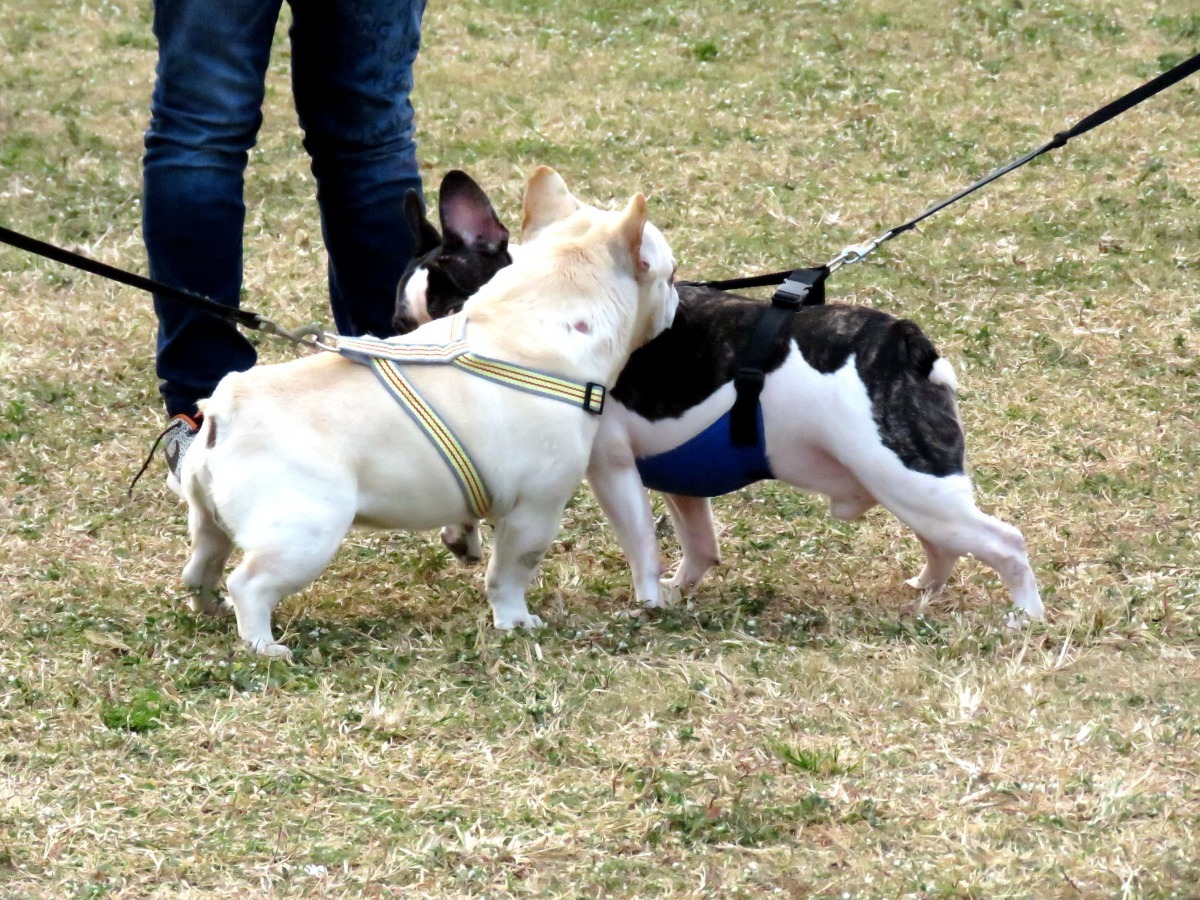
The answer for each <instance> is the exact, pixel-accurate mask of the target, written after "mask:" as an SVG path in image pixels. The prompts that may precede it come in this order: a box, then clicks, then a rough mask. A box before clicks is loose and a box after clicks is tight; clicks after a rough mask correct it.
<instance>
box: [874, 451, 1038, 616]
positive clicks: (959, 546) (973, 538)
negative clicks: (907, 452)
mask: <svg viewBox="0 0 1200 900" xmlns="http://www.w3.org/2000/svg"><path fill="white" fill-rule="evenodd" d="M905 472H906V474H905V475H904V476H902V477H899V478H897V477H895V476H883V477H880V478H877V479H875V482H876V483H874V484H869V485H868V486H869V488H871V490H872V493H874V495H875V497H876V498H877V499H878V500H879V502H880V503H881V504H882V505H883V506H885V507H887V509H889V510H891V512H892V513H893V514H894V515H895V516H896V517H897V518H898V519H900V521H902V522H903V523H904V524H906V525H907V526H908V527H909V528H911V529H912V530H913V531H915V532H916V533H917V535H918V536H919V537H920V538H921V541H922V544H923V545H924V546H925V548H926V557H927V561H926V566H925V570H924V571H922V573H921V574H920V575H918V576H917V582H918V586H919V587H933V586H934V585H935V584H936V583H937V582H938V581H944V578H939V576H943V575H944V576H945V577H948V576H949V572H950V568H951V567H952V566H953V564H954V560H955V559H956V558H957V557H960V556H968V555H970V556H974V557H975V558H976V559H978V560H979V561H980V562H982V563H983V564H984V565H986V566H990V567H991V568H992V569H994V570H995V571H996V573H997V574H998V575H999V576H1000V578H1001V580H1002V581H1003V582H1004V586H1005V587H1007V588H1008V591H1009V593H1010V594H1011V595H1012V600H1013V606H1014V607H1015V608H1016V618H1014V619H1010V624H1015V622H1016V621H1017V620H1019V619H1020V618H1021V617H1026V618H1030V619H1041V618H1043V617H1044V616H1045V609H1044V607H1043V606H1042V599H1041V595H1040V594H1039V593H1038V587H1037V580H1036V579H1035V578H1034V575H1033V569H1031V568H1030V566H1029V556H1028V554H1027V553H1026V550H1025V538H1024V537H1023V536H1022V535H1021V532H1020V531H1018V530H1017V529H1016V528H1014V527H1013V526H1011V525H1009V524H1007V523H1005V522H1001V521H1000V520H999V519H997V518H995V517H994V516H989V515H987V514H986V513H984V512H981V511H980V509H979V508H978V507H977V506H976V505H975V501H974V499H973V498H972V496H971V487H970V483H969V482H968V481H967V479H966V476H962V475H958V476H951V477H952V478H953V479H955V480H956V481H957V482H958V483H957V484H956V485H951V484H949V483H948V482H949V481H950V479H949V478H947V479H941V478H936V477H935V476H932V475H922V474H920V473H916V472H909V471H907V470H905ZM867 480H868V479H866V478H864V481H867ZM930 547H932V548H933V550H934V552H933V553H932V554H931V553H930ZM926 579H928V584H925V583H924V582H925V581H926Z"/></svg>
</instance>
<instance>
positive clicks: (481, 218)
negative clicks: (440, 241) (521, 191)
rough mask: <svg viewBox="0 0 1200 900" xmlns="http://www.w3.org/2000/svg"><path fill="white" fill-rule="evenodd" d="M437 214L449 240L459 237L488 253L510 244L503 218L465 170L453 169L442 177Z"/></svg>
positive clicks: (462, 240)
mask: <svg viewBox="0 0 1200 900" xmlns="http://www.w3.org/2000/svg"><path fill="white" fill-rule="evenodd" d="M438 215H439V216H440V217H441V220H442V231H443V233H444V234H445V235H446V241H447V243H449V242H450V241H451V240H456V241H459V242H460V243H463V244H465V245H466V246H468V247H471V248H473V249H476V250H482V251H484V252H487V253H497V252H499V251H501V250H504V249H505V248H506V247H507V246H508V229H507V228H505V227H504V226H503V225H501V224H500V217H499V216H497V215H496V210H495V209H493V208H492V202H491V201H490V200H489V199H488V196H487V194H485V193H484V192H483V188H481V187H480V186H479V185H478V184H476V183H475V180H474V179H473V178H471V176H470V175H468V174H467V173H466V172H463V171H460V170H459V169H452V170H451V171H449V172H447V173H446V177H445V178H443V179H442V186H441V188H440V189H439V190H438Z"/></svg>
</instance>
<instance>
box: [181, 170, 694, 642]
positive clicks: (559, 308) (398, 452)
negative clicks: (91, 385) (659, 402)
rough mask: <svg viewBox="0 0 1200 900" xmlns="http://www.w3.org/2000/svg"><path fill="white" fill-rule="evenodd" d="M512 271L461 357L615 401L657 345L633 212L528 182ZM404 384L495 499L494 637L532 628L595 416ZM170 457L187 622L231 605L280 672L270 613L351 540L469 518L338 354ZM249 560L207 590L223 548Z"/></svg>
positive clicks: (429, 458)
mask: <svg viewBox="0 0 1200 900" xmlns="http://www.w3.org/2000/svg"><path fill="white" fill-rule="evenodd" d="M524 215H525V221H526V223H527V225H528V226H529V227H530V228H531V229H532V230H535V231H536V232H538V235H539V236H538V238H537V239H536V240H533V241H530V242H528V245H527V246H526V247H525V248H524V252H523V253H522V256H521V260H520V261H519V262H518V263H517V264H515V265H513V266H510V267H508V268H506V269H505V270H504V271H502V272H501V273H500V274H499V276H498V277H496V278H495V279H493V280H492V281H491V282H490V283H489V284H488V286H487V287H486V288H485V289H483V290H481V291H479V292H478V293H477V294H476V295H475V296H474V297H472V299H471V300H470V302H469V303H467V304H466V306H465V307H464V308H463V313H464V315H465V316H466V318H467V323H468V328H467V340H468V343H469V345H470V347H471V349H472V350H474V351H476V352H478V353H481V354H484V355H487V356H491V357H494V358H499V359H503V360H507V361H509V362H514V363H519V364H522V365H527V366H531V367H534V368H538V369H541V370H543V371H549V372H554V373H555V374H558V375H560V376H562V377H565V378H571V379H574V380H576V381H580V382H585V381H594V382H598V383H600V384H605V385H611V384H612V383H613V382H614V380H615V379H616V376H617V373H618V372H619V371H620V370H621V368H622V366H623V365H624V364H625V362H626V360H627V359H628V357H629V354H630V353H631V352H632V351H633V350H634V349H635V348H637V347H638V346H640V345H641V344H643V343H645V342H646V341H648V340H650V339H651V338H652V337H654V336H655V335H656V334H658V333H659V332H661V331H662V330H663V329H664V328H666V327H667V326H668V325H669V324H670V322H671V319H672V317H673V315H674V310H675V305H676V304H677V302H678V297H677V295H676V293H675V290H674V287H673V285H672V273H673V270H674V259H673V257H672V255H671V250H670V248H669V247H668V245H667V243H666V241H665V239H664V238H663V236H662V234H661V233H660V232H659V231H658V230H657V229H656V228H655V227H654V226H653V225H651V224H649V223H648V222H647V220H646V202H645V199H644V198H643V197H642V196H641V195H640V194H638V195H636V196H635V197H633V198H632V199H631V200H630V201H629V204H628V206H627V207H626V209H625V210H624V211H621V212H603V211H600V210H597V209H594V208H592V207H589V206H585V205H583V204H581V203H579V202H578V201H577V200H576V199H575V198H574V197H572V196H571V194H570V192H569V191H568V190H567V187H566V185H565V183H563V181H562V179H561V178H560V177H559V176H558V175H557V174H556V173H555V172H554V171H553V170H551V169H548V168H545V167H542V168H539V169H538V170H537V171H536V172H535V173H534V174H533V175H532V176H531V178H530V180H529V182H528V184H527V187H526V193H525V199H524ZM406 374H407V375H409V377H410V378H411V380H412V381H413V383H414V384H415V385H416V386H417V388H418V389H419V390H420V391H421V392H422V394H423V395H424V396H425V397H426V399H427V400H428V401H429V402H430V403H431V404H432V405H433V406H434V408H435V409H437V410H438V411H439V413H440V414H441V415H442V416H443V418H446V419H447V420H449V421H450V423H451V425H452V427H453V428H454V429H455V430H456V431H457V433H458V435H459V437H460V439H461V440H462V441H463V443H464V444H465V445H466V446H467V448H468V451H469V452H470V453H471V454H472V458H473V460H474V462H475V465H476V466H477V468H478V469H479V470H480V473H481V474H482V476H483V478H484V480H485V482H486V483H487V485H488V487H489V488H490V490H491V493H492V501H493V503H492V513H491V517H490V518H491V519H492V521H493V523H494V525H495V539H494V546H493V551H492V555H491V560H490V564H489V566H488V570H487V577H486V591H487V598H488V602H489V603H490V604H491V608H492V616H493V621H494V623H495V625H496V627H497V628H502V629H507V628H514V627H522V626H537V625H539V624H540V623H541V620H540V619H539V618H538V617H537V616H536V615H533V614H531V613H530V612H529V610H528V608H527V606H526V602H525V591H526V588H527V587H528V585H529V582H530V581H531V579H532V577H533V573H534V570H535V568H536V566H537V564H538V562H539V561H540V559H541V558H542V556H543V554H544V553H545V551H546V549H547V548H548V547H549V545H550V543H551V542H552V540H553V539H554V537H555V535H556V534H557V532H558V529H559V527H560V523H561V518H562V512H563V508H564V507H565V505H566V503H567V501H568V500H569V499H570V497H571V495H572V493H573V491H574V490H575V488H576V487H577V485H578V484H579V483H580V482H581V480H582V478H583V475H584V471H585V468H586V466H587V461H588V458H589V454H590V450H591V445H592V441H593V439H594V437H595V435H596V431H597V429H598V427H599V417H597V416H594V415H592V414H590V413H587V412H585V411H584V410H582V409H572V408H571V407H569V406H568V405H566V404H563V403H559V402H555V401H551V400H547V399H545V398H541V397H536V396H532V395H529V394H525V393H521V392H519V391H514V390H512V389H510V388H506V387H504V386H501V385H497V384H494V383H491V382H488V381H485V380H482V379H480V378H476V377H474V376H471V375H469V374H467V373H464V372H461V371H459V370H456V369H454V368H451V367H444V366H422V367H413V368H410V369H409V370H408V371H407V372H406ZM204 413H205V419H204V424H203V425H202V427H201V430H200V433H199V434H198V436H197V439H196V441H195V443H193V445H192V447H191V448H190V450H189V451H188V453H187V455H186V456H185V458H184V463H183V469H182V487H183V494H184V497H185V498H186V500H187V502H188V506H189V516H188V522H189V531H190V534H191V540H192V557H191V560H190V561H189V562H188V564H187V567H186V568H185V569H184V573H183V577H184V582H185V584H186V585H187V586H188V587H189V588H191V589H192V590H193V591H194V594H195V601H194V603H195V606H196V608H197V609H199V610H203V611H205V612H209V613H214V614H216V613H221V612H225V611H227V610H228V609H229V608H230V606H232V609H233V611H234V612H235V614H236V616H237V626H238V632H239V634H240V636H241V638H242V640H243V641H245V642H246V644H248V645H249V646H250V647H251V648H253V649H254V650H255V651H257V652H259V653H263V654H267V655H273V656H286V655H288V654H289V651H288V649H287V648H286V647H285V646H284V645H283V644H281V643H279V642H277V641H276V639H275V636H274V634H273V632H272V629H271V613H272V610H273V609H274V608H275V606H276V605H277V604H278V603H279V601H280V600H281V599H282V598H283V597H285V596H287V595H289V594H292V593H294V592H296V591H299V590H301V589H303V588H304V587H306V586H307V585H308V584H309V583H310V582H312V581H313V580H314V579H315V578H316V577H317V576H318V575H319V574H320V573H321V571H323V570H324V568H325V567H326V565H327V564H328V563H329V561H330V560H331V559H332V557H333V555H334V553H335V552H336V550H337V548H338V546H339V545H340V543H341V541H342V539H343V537H344V536H345V534H346V532H347V530H348V529H349V528H351V527H352V526H355V525H358V526H367V527H379V528H404V529H427V528H436V527H438V526H440V525H444V524H445V523H446V522H453V521H467V520H468V518H469V512H468V510H467V507H466V503H465V501H464V499H463V496H462V494H461V492H460V490H459V487H458V485H457V482H456V481H455V479H454V477H453V475H452V473H451V472H450V470H449V469H448V468H447V467H446V465H445V463H444V462H443V461H442V459H441V457H440V456H439V454H438V451H437V450H436V449H435V448H434V447H433V446H432V445H431V444H430V442H429V441H428V439H427V438H426V437H425V436H424V434H423V433H422V432H421V431H420V430H419V429H418V428H417V426H416V425H414V424H413V422H412V421H411V419H410V418H409V416H408V415H407V414H406V413H405V412H404V411H403V410H402V409H401V408H400V407H399V406H398V405H397V403H396V401H395V400H393V399H392V397H391V396H390V395H389V394H388V393H387V392H386V391H385V390H384V388H383V387H382V386H381V385H380V384H379V383H378V381H377V379H376V377H375V375H374V374H373V373H372V372H371V370H370V369H369V368H367V367H365V366H362V365H359V364H356V363H354V362H350V361H348V360H346V359H343V358H341V357H340V356H337V355H335V354H328V353H325V354H319V355H317V356H314V357H310V358H306V359H301V360H296V361H293V362H288V363H284V364H281V365H272V366H260V367H257V368H254V369H251V370H250V371H248V372H244V373H235V374H231V375H229V376H227V377H226V378H225V379H223V380H222V381H221V383H220V384H219V385H218V386H217V389H216V391H215V392H214V393H213V396H212V397H211V399H210V400H209V401H208V402H207V403H206V404H205V407H204ZM235 545H236V546H238V547H240V548H242V549H243V550H244V551H245V555H244V558H243V560H242V562H241V564H240V565H239V566H238V567H237V568H236V569H235V570H234V572H233V573H232V574H231V575H230V577H229V580H228V589H229V594H230V599H231V601H232V603H229V602H228V601H223V600H221V599H220V597H219V596H218V594H217V586H218V582H219V580H220V577H221V574H222V572H223V570H224V566H225V562H226V560H227V559H228V557H229V554H230V553H231V551H232V550H233V547H234V546H235Z"/></svg>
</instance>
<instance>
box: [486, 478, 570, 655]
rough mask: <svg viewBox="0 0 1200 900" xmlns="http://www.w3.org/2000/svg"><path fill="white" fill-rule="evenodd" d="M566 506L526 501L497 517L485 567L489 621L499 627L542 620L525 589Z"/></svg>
mask: <svg viewBox="0 0 1200 900" xmlns="http://www.w3.org/2000/svg"><path fill="white" fill-rule="evenodd" d="M565 506H566V501H565V500H564V501H563V503H562V504H561V505H560V506H557V507H555V508H554V509H553V510H547V509H546V508H545V507H544V506H541V507H533V506H530V505H529V504H525V505H522V506H518V507H517V508H516V509H514V510H513V511H512V512H510V513H509V514H508V515H506V516H504V518H502V519H498V520H497V521H496V533H495V536H494V538H493V540H492V554H491V559H490V560H488V567H487V599H488V603H489V604H491V607H492V622H493V624H494V625H495V626H496V627H497V628H499V629H500V630H502V631H507V630H509V629H511V628H537V627H539V626H540V625H541V624H542V620H541V618H540V617H538V616H535V615H534V614H533V613H531V612H530V611H529V607H528V606H527V605H526V603H525V591H526V590H527V589H528V587H529V583H530V582H531V581H532V580H533V573H534V571H535V570H536V569H537V565H538V563H539V562H540V561H541V559H542V557H543V556H545V555H546V551H547V550H548V549H550V544H551V542H552V541H553V540H554V536H555V535H556V534H558V528H559V523H560V522H561V521H562V511H563V508H564V507H565Z"/></svg>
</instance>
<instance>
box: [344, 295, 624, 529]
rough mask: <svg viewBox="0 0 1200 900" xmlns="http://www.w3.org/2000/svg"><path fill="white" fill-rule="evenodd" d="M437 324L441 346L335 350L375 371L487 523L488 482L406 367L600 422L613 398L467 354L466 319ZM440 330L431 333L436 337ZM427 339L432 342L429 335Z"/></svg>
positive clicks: (350, 343) (376, 341)
mask: <svg viewBox="0 0 1200 900" xmlns="http://www.w3.org/2000/svg"><path fill="white" fill-rule="evenodd" d="M436 324H437V326H438V328H441V329H444V331H443V334H442V336H441V337H442V340H441V341H440V342H438V341H437V337H434V338H433V340H431V341H411V340H409V341H406V340H403V339H400V338H389V339H387V340H382V339H380V338H373V337H361V338H342V337H339V338H337V339H336V340H335V341H334V346H335V347H336V348H337V351H338V353H340V354H341V355H342V356H344V357H346V358H347V359H349V360H351V361H353V362H356V363H359V364H361V365H366V366H370V368H371V370H372V371H373V372H374V373H375V375H376V376H377V377H378V378H379V381H380V383H381V384H382V385H383V386H384V388H386V389H387V391H388V393H389V394H391V395H392V397H393V398H395V400H396V401H397V402H398V403H399V404H400V406H401V408H403V409H404V411H405V412H406V413H408V415H409V417H410V418H411V419H412V420H413V421H414V422H415V423H416V424H417V426H418V427H419V428H420V429H421V431H422V432H424V434H425V436H426V437H427V438H428V439H429V441H430V442H431V443H432V444H433V445H434V447H436V448H437V450H438V452H439V453H440V454H441V456H442V459H443V460H445V462H446V465H447V466H449V468H450V470H451V472H452V473H453V474H454V477H455V479H456V480H457V481H458V485H459V488H460V489H461V491H462V494H463V498H464V499H465V500H466V503H467V508H468V509H469V510H470V511H471V514H472V515H473V516H474V517H475V518H477V519H482V518H485V517H486V516H487V514H488V512H489V511H490V510H491V506H492V500H491V494H490V493H489V492H488V489H487V485H486V484H485V483H484V480H483V476H482V475H480V474H479V470H478V469H477V468H476V467H475V464H474V463H473V462H472V461H471V456H470V454H469V453H467V451H466V448H465V447H464V446H463V443H462V441H460V440H459V439H458V436H457V435H456V434H455V433H454V429H452V428H451V427H450V425H449V424H448V423H447V422H446V421H445V420H444V419H443V418H442V417H441V416H440V415H438V413H437V410H435V409H434V408H433V407H432V406H431V405H430V404H429V402H428V401H427V400H425V398H424V397H422V396H421V394H420V392H419V391H418V390H417V389H416V387H414V386H413V384H412V382H411V381H410V380H409V379H408V378H407V377H406V376H405V375H404V372H403V367H404V366H407V365H448V366H454V367H455V368H456V369H461V370H462V371H464V372H467V373H469V374H471V375H475V376H477V377H479V378H483V379H485V380H487V381H492V382H495V383H496V384H502V385H504V386H505V387H509V388H512V389H513V390H518V391H524V392H525V393H527V394H535V395H536V396H539V397H546V398H548V399H550V400H558V401H560V402H562V403H567V404H569V405H571V406H576V407H578V408H580V409H582V410H584V411H585V412H589V413H591V414H593V415H597V416H598V415H600V414H601V413H602V412H604V400H605V397H606V396H607V393H608V392H607V390H606V389H605V387H604V385H602V384H597V383H595V382H592V381H588V382H584V383H580V382H578V381H572V380H570V379H567V378H560V377H559V376H557V375H552V374H550V373H548V372H542V371H540V370H538V369H533V368H530V367H529V366H521V365H517V364H515V363H510V362H505V361H504V360H499V359H493V358H491V357H487V356H481V355H479V354H477V353H472V352H471V351H470V350H468V349H467V341H466V333H467V321H466V317H465V316H464V315H462V314H461V313H459V314H458V315H455V316H449V317H448V318H445V319H439V320H437V323H436ZM438 328H433V329H429V330H430V331H434V332H436V331H437V330H438ZM425 336H426V337H429V336H430V335H429V331H427V332H426V335H425Z"/></svg>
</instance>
